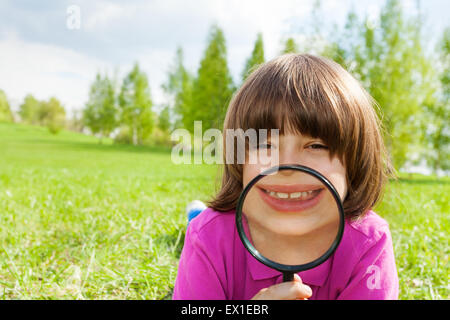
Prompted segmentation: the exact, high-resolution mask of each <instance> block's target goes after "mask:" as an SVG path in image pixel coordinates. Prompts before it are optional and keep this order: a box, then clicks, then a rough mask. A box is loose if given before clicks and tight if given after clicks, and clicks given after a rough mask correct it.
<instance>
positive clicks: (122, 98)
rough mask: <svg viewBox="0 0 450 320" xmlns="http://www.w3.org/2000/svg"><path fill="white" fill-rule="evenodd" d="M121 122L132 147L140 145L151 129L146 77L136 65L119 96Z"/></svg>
mask: <svg viewBox="0 0 450 320" xmlns="http://www.w3.org/2000/svg"><path fill="white" fill-rule="evenodd" d="M119 105H120V112H121V121H122V123H123V124H124V125H125V126H126V127H127V128H128V130H129V132H130V134H131V136H132V142H133V144H134V145H138V144H142V143H143V141H144V140H145V138H147V137H148V136H149V135H150V133H151V132H152V129H153V113H152V100H151V96H150V88H149V85H148V80H147V75H146V74H145V73H144V72H142V71H141V70H140V69H139V65H138V63H136V64H135V65H134V67H133V69H132V70H131V71H130V73H129V74H128V75H127V76H126V77H125V79H124V80H123V83H122V88H121V91H120V95H119Z"/></svg>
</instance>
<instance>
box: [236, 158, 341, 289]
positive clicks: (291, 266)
mask: <svg viewBox="0 0 450 320" xmlns="http://www.w3.org/2000/svg"><path fill="white" fill-rule="evenodd" d="M236 227H237V230H238V234H239V237H240V238H241V241H242V243H243V244H244V247H245V248H246V249H247V250H248V251H249V252H250V254H251V255H252V256H253V257H255V258H256V259H257V260H258V261H260V262H261V263H263V264H265V265H266V266H268V267H270V268H273V269H275V270H278V271H280V272H282V273H283V281H292V280H293V279H294V273H297V272H300V271H305V270H308V269H312V268H314V267H317V266H318V265H320V264H322V263H323V262H325V261H326V260H327V259H328V258H329V257H330V256H331V255H332V254H333V253H334V251H335V250H336V248H337V247H338V245H339V243H340V241H341V239H342V235H343V233H344V208H343V205H342V201H341V197H340V196H339V193H338V191H337V190H336V189H335V187H334V186H333V185H332V184H331V182H330V181H329V180H328V179H327V178H325V177H324V176H323V175H322V174H321V173H319V172H318V171H316V170H314V169H311V168H309V167H305V166H300V165H282V166H275V167H272V168H270V169H268V170H266V171H264V172H262V173H261V174H259V175H258V176H256V177H255V178H253V179H252V180H251V181H250V182H249V183H248V185H247V186H246V187H245V189H244V190H243V191H242V193H241V195H240V197H239V200H238V203H237V207H236Z"/></svg>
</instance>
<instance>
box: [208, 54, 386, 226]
mask: <svg viewBox="0 0 450 320" xmlns="http://www.w3.org/2000/svg"><path fill="white" fill-rule="evenodd" d="M374 106H375V107H377V104H376V102H375V100H374V99H373V98H372V97H371V96H370V95H369V94H368V93H367V92H366V91H365V90H364V88H363V87H362V86H361V85H360V84H359V82H358V81H357V80H356V79H354V78H353V77H352V76H351V75H350V74H349V73H348V72H347V71H345V70H344V69H343V68H342V67H341V66H340V65H339V64H337V63H336V62H334V61H331V60H329V59H326V58H323V57H319V56H313V55H310V54H285V55H282V56H279V57H277V58H275V59H273V60H271V61H269V62H267V63H265V64H262V65H261V66H259V67H258V68H257V69H256V70H255V71H254V72H253V73H252V74H251V75H250V76H249V77H248V78H247V80H246V81H245V82H244V84H243V85H242V86H241V88H240V89H239V90H238V91H237V93H236V94H235V96H234V97H233V99H232V100H231V102H230V105H229V107H228V111H227V114H226V117H225V122H224V128H223V129H224V132H225V130H226V129H239V128H240V129H242V130H244V131H245V130H247V129H250V128H253V129H255V130H258V129H279V130H280V132H279V133H280V134H284V133H287V132H297V133H301V134H305V135H309V136H311V137H313V138H320V139H322V140H323V141H324V143H326V144H327V146H328V148H329V150H330V157H333V156H335V155H337V156H338V157H339V159H340V160H341V162H342V163H343V164H344V165H345V167H346V171H347V186H348V193H347V196H346V198H345V200H344V209H345V213H346V215H347V216H348V217H358V216H359V215H361V214H362V213H364V212H366V211H367V210H368V209H370V208H372V207H374V206H375V204H376V203H377V202H378V201H379V199H380V197H381V194H382V189H383V186H384V184H385V183H386V180H387V178H388V177H389V176H391V175H393V169H392V167H391V164H390V161H389V159H388V157H387V153H386V149H385V146H384V143H383V139H382V134H381V123H380V121H379V119H378V117H377V114H376V112H375V110H374ZM224 139H225V135H224ZM223 146H224V152H223V155H224V158H225V156H226V152H227V150H226V143H225V141H224V143H223ZM235 154H236V153H235ZM242 173H243V165H242V164H238V162H236V161H235V162H234V163H231V164H230V163H226V161H225V166H224V168H223V176H222V185H221V188H220V190H219V191H218V193H217V194H216V196H215V197H214V198H213V199H212V200H211V201H209V202H208V205H209V207H211V208H213V209H214V210H216V211H229V210H232V209H235V208H236V205H237V201H238V198H239V195H240V193H241V191H242V189H243V186H242Z"/></svg>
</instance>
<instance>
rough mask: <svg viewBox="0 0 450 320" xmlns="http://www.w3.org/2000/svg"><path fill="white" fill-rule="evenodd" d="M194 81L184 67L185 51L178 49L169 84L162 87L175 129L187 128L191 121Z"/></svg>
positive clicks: (168, 80)
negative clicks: (167, 100)
mask: <svg viewBox="0 0 450 320" xmlns="http://www.w3.org/2000/svg"><path fill="white" fill-rule="evenodd" d="M193 80H194V77H193V76H192V75H191V74H190V73H189V71H188V70H187V69H186V68H185V67H184V65H183V49H182V48H181V47H178V48H177V51H176V54H175V61H174V64H173V65H172V67H171V70H170V71H169V74H168V79H167V82H166V83H165V84H163V85H162V89H163V90H164V92H165V93H166V95H167V96H168V99H169V101H170V102H169V104H168V106H167V107H168V111H167V112H168V116H169V121H170V120H172V121H173V126H174V127H175V128H178V127H181V126H184V127H185V128H187V127H188V126H189V122H190V121H191V117H190V114H191V109H192V87H193Z"/></svg>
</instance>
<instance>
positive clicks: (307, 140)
mask: <svg viewBox="0 0 450 320" xmlns="http://www.w3.org/2000/svg"><path fill="white" fill-rule="evenodd" d="M278 143H279V145H275V142H274V143H272V142H271V141H270V140H269V141H268V142H267V146H265V145H263V146H261V145H260V147H263V148H264V147H266V148H270V152H271V153H273V152H278V158H279V164H280V165H283V164H298V165H303V166H307V167H310V168H312V169H314V170H316V171H318V172H320V173H321V174H322V175H324V176H325V177H326V178H327V179H328V180H329V181H330V182H331V183H332V184H333V185H334V187H335V188H336V190H337V191H338V193H339V195H340V196H341V199H344V198H345V196H346V194H347V183H346V169H345V167H344V165H343V164H342V163H341V161H340V160H339V158H338V157H337V156H336V157H334V158H332V159H330V157H329V151H328V148H327V146H326V145H325V144H324V142H323V141H322V140H320V139H317V138H311V137H308V136H304V135H300V134H287V135H280V136H279V139H278ZM250 152H252V151H250ZM254 152H256V151H254ZM264 168H267V166H264V165H262V164H258V163H257V164H248V163H246V164H244V167H243V186H244V187H245V186H246V185H247V184H248V183H249V182H250V181H251V180H252V179H253V178H255V177H256V176H257V175H258V174H260V173H261V172H262V171H263V169H264ZM291 173H292V172H291ZM260 181H264V182H263V183H261V186H263V185H264V184H267V185H271V184H272V185H277V186H279V185H291V187H292V186H293V185H309V186H311V185H320V186H323V185H321V184H320V181H319V180H317V179H316V178H314V177H313V176H310V175H307V174H305V173H300V172H296V173H295V174H289V172H286V171H279V172H278V173H277V174H275V175H270V176H266V177H265V178H263V179H262V180H260ZM258 184H259V182H258V183H257V184H256V185H255V187H256V186H258ZM261 186H260V187H261ZM253 189H256V188H252V191H251V192H249V193H248V195H247V198H246V200H245V203H244V212H245V214H246V215H247V218H248V219H249V222H250V221H251V220H253V221H257V225H258V230H259V231H260V232H261V233H263V234H262V235H261V236H262V237H263V238H266V237H272V236H278V237H279V236H281V237H283V236H289V237H292V236H294V237H295V236H305V235H308V236H313V237H315V236H317V237H320V236H321V235H320V234H321V233H323V234H331V235H328V236H329V240H327V243H330V242H331V241H332V240H334V237H335V234H336V233H335V232H331V231H330V230H337V229H336V226H337V220H338V218H339V216H338V214H337V213H336V212H337V210H336V209H337V206H336V203H335V201H334V199H333V197H332V195H331V193H329V192H328V190H326V191H327V192H326V193H325V192H324V193H323V194H324V195H325V196H323V197H322V198H321V200H320V201H319V202H318V204H317V205H314V207H313V208H311V209H308V211H307V212H306V213H300V214H295V215H293V214H292V213H290V212H282V211H283V210H281V209H280V210H277V208H275V209H274V208H273V207H269V206H267V201H266V203H265V201H264V197H267V196H265V195H264V194H261V192H257V191H254V192H253ZM325 189H326V188H325ZM256 190H257V189H256ZM266 200H267V199H266ZM269 200H270V199H269ZM286 201H288V200H286ZM269 203H270V201H269ZM281 206H282V205H281ZM330 227H332V228H334V229H331V228H330ZM327 230H328V231H327ZM252 233H253V231H252ZM314 241H315V240H314Z"/></svg>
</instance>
